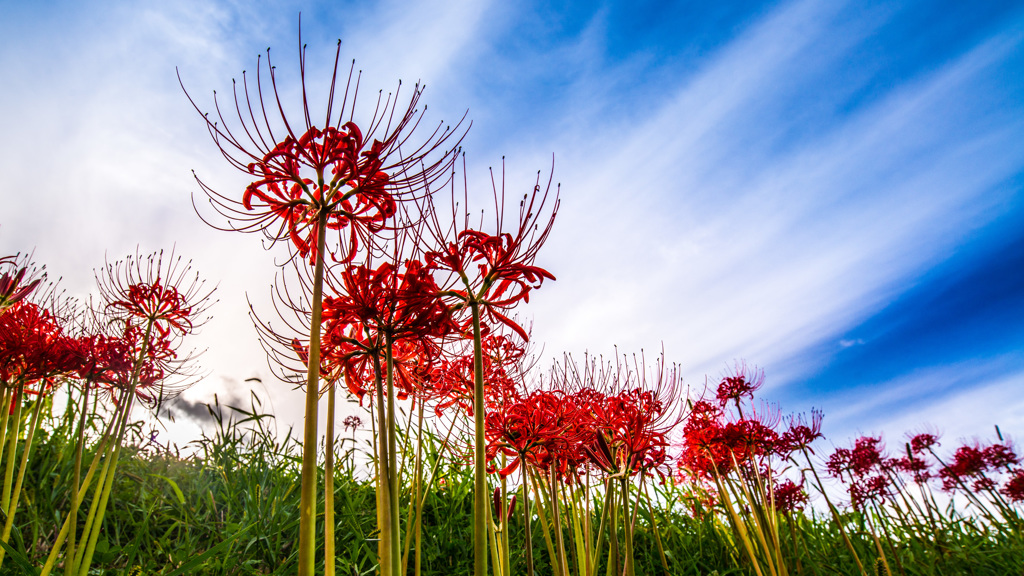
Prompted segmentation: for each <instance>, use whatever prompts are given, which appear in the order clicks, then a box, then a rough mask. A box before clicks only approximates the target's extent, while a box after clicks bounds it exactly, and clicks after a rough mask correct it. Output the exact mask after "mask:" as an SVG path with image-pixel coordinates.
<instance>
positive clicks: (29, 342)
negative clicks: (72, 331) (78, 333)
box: [0, 301, 79, 385]
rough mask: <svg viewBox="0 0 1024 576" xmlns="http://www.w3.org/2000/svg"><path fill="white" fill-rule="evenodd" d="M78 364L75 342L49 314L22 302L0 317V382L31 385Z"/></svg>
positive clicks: (71, 370)
mask: <svg viewBox="0 0 1024 576" xmlns="http://www.w3.org/2000/svg"><path fill="white" fill-rule="evenodd" d="M78 365H79V358H78V354H77V350H76V346H75V341H74V340H73V339H71V338H68V337H67V336H66V335H65V334H64V329H63V328H62V326H61V324H60V322H59V321H58V319H57V317H56V316H55V315H54V314H53V313H52V312H51V311H49V310H46V309H44V308H41V307H40V306H38V305H37V304H35V303H33V302H27V301H21V302H19V303H17V304H15V305H14V306H12V307H11V308H10V309H8V310H7V311H6V312H5V313H3V314H0V381H2V382H4V383H6V384H8V385H11V384H15V383H21V384H24V385H32V384H35V383H37V382H40V381H42V380H46V379H48V378H53V377H55V376H59V375H61V374H67V373H70V372H73V371H75V370H76V369H77V367H78Z"/></svg>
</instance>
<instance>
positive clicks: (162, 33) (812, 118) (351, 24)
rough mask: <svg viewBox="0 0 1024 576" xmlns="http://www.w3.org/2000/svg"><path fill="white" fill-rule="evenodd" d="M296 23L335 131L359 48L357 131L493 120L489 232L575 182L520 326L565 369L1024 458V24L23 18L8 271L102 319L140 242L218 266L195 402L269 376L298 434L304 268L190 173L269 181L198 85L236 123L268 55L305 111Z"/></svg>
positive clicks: (0, 154) (536, 15)
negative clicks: (579, 360) (362, 118)
mask: <svg viewBox="0 0 1024 576" xmlns="http://www.w3.org/2000/svg"><path fill="white" fill-rule="evenodd" d="M300 13H301V14H302V16H301V18H302V39H303V42H305V43H306V44H307V45H308V48H307V57H308V60H307V70H306V76H307V81H308V83H309V88H310V93H311V98H312V99H311V105H312V107H313V109H314V115H315V114H316V111H317V110H322V108H320V107H322V106H323V105H324V103H325V101H326V96H325V94H326V86H327V84H328V81H329V79H330V72H331V70H330V65H331V64H332V63H333V61H334V54H335V49H336V42H337V40H338V39H339V38H340V39H341V40H342V50H341V61H342V62H343V63H344V64H343V68H344V69H345V70H346V71H347V67H348V63H350V62H351V61H352V60H353V59H355V60H356V61H357V64H356V67H357V69H358V70H362V71H363V75H362V77H361V78H362V80H361V85H360V97H359V104H360V106H362V107H365V108H369V107H371V104H372V103H373V102H374V101H375V98H376V97H377V95H378V94H384V95H386V94H388V93H389V92H392V91H394V90H395V89H396V87H397V85H398V80H399V79H401V80H402V81H403V89H402V90H403V94H407V93H408V91H409V87H410V86H411V85H412V83H414V82H416V81H417V80H419V81H422V82H425V83H426V85H427V91H426V93H425V94H424V97H423V99H422V100H421V104H423V105H426V106H427V107H428V111H427V114H426V116H425V120H424V125H425V126H426V125H430V126H435V125H440V124H442V123H452V122H456V121H457V120H458V119H459V118H461V117H462V116H463V114H466V117H467V119H468V120H469V121H472V124H473V126H472V129H471V130H470V132H469V134H468V135H467V136H466V138H465V140H464V141H463V151H464V152H465V153H466V156H465V157H466V175H465V179H464V180H463V179H462V178H461V174H460V178H458V179H457V180H458V181H459V182H460V183H461V182H463V181H465V182H466V183H467V186H468V188H469V189H470V193H469V195H470V202H471V204H472V205H473V207H474V210H475V209H479V207H482V206H488V205H490V204H491V203H492V202H493V201H492V198H491V194H492V191H491V188H490V180H489V173H488V172H487V168H488V167H491V166H494V167H496V168H498V169H499V171H498V175H499V176H500V175H501V174H500V167H501V165H502V159H503V158H504V159H505V160H504V165H505V169H506V174H505V176H506V185H507V187H508V193H509V198H519V197H520V196H519V195H520V194H522V193H523V192H527V191H529V190H530V189H532V186H533V183H534V181H535V178H536V177H537V171H538V170H540V171H541V174H542V178H543V179H544V180H543V181H545V182H546V178H547V176H548V170H549V169H551V167H552V164H553V165H554V180H555V182H559V183H561V200H562V204H561V209H560V212H559V215H558V219H557V221H556V223H555V226H554V229H553V231H552V234H551V236H550V238H549V239H548V242H547V244H546V245H545V246H544V247H543V249H542V250H541V252H540V253H539V255H538V259H537V264H538V265H540V266H543V267H545V268H546V269H548V270H550V271H551V272H552V273H553V274H554V275H555V276H556V278H557V280H556V281H553V282H546V283H545V284H544V286H543V287H542V288H541V289H538V290H536V291H535V292H534V293H533V294H531V301H530V304H529V305H528V306H524V307H523V308H522V309H521V310H520V311H519V313H520V314H521V315H522V316H523V317H525V318H526V319H527V320H526V321H527V322H530V321H532V324H533V329H534V332H533V335H534V339H535V340H536V342H537V344H538V346H537V347H538V349H543V351H544V355H545V356H546V358H545V359H543V360H542V361H541V365H547V363H548V362H549V361H551V359H560V358H561V357H562V353H563V352H570V353H572V354H574V355H576V356H581V355H582V354H583V353H584V352H589V353H591V354H595V355H604V356H606V357H607V356H609V355H610V354H613V353H614V351H615V350H616V349H617V350H618V351H619V352H620V353H625V354H632V353H633V352H638V351H640V350H646V351H647V352H646V354H647V356H648V357H651V354H650V351H652V350H660V349H664V350H665V354H666V360H668V361H670V362H677V363H678V365H679V367H680V370H681V372H682V374H683V377H684V379H685V382H686V383H687V384H688V385H690V387H691V389H692V390H695V391H696V392H699V391H700V389H701V388H702V387H703V385H704V382H705V379H707V381H708V382H711V383H712V384H713V383H714V382H716V381H717V380H718V378H720V377H721V376H722V374H723V373H724V372H727V371H728V370H730V367H731V366H733V364H734V362H735V361H738V360H744V361H746V362H747V363H748V364H750V365H756V366H759V367H761V368H763V369H764V370H765V373H766V376H767V385H766V388H765V391H764V395H765V397H766V399H768V400H771V401H774V402H778V403H779V404H780V405H781V408H782V409H783V410H784V411H786V412H789V411H806V410H808V409H810V408H811V407H818V408H822V409H824V410H825V418H826V420H825V422H826V428H827V432H828V433H829V435H830V436H831V437H832V438H835V439H836V440H837V441H841V440H842V439H843V438H844V437H845V436H847V435H851V434H856V433H861V432H879V433H885V434H888V435H890V436H892V435H899V434H902V432H903V431H904V430H906V429H907V428H912V427H914V426H916V425H919V424H923V423H925V422H929V423H932V424H934V425H936V426H939V427H940V428H944V429H945V430H947V431H948V433H949V434H952V435H963V436H969V435H972V434H981V435H983V434H986V433H988V431H989V430H990V429H991V425H992V424H996V423H998V424H1000V425H1001V426H1002V428H1003V430H1004V431H1006V432H1007V433H1008V434H1010V435H1011V436H1012V435H1013V434H1017V436H1018V437H1024V232H1022V231H1024V5H1022V3H1021V2H981V3H977V2H975V3H965V2H956V1H941V2H936V1H925V0H921V1H906V0H902V1H867V2H854V1H846V2H844V1H824V0H793V1H771V2H755V1H739V2H717V3H715V2H697V1H685V2H671V3H666V2H654V1H638V2H625V1H617V0H609V1H605V2H600V3H594V2H583V1H560V2H541V1H531V2H516V3H508V2H487V1H479V0H466V1H464V2H460V1H458V0H449V1H446V2H440V1H438V2H416V3H410V2H400V1H397V0H396V1H384V2H375V3H365V2H355V1H341V2H337V1H331V2H309V1H297V0H287V1H283V2H279V1H275V2H264V1H260V2H247V3H237V2H228V1H220V0H212V1H210V0H182V1H181V2H177V3H173V4H153V3H138V2H129V1H126V0H113V1H108V2H87V3H84V4H83V3H78V2H69V1H66V2H55V3H17V4H14V5H12V6H5V12H4V18H3V19H0V77H2V78H3V83H4V90H2V91H0V126H3V130H4V138H3V139H2V140H0V173H3V174H4V175H5V178H6V181H5V184H4V186H3V188H2V191H0V194H2V197H0V200H2V201H3V206H4V210H3V211H2V212H0V255H2V254H13V253H15V252H19V251H21V252H26V251H32V250H35V258H36V259H37V261H38V262H39V263H40V264H46V265H47V268H48V269H49V270H51V271H52V273H53V274H54V275H60V276H63V277H64V284H63V285H64V286H66V287H67V288H68V290H69V291H70V292H72V293H75V294H78V295H85V294H88V293H89V292H90V291H91V290H92V285H93V277H92V269H93V268H96V267H99V266H101V265H102V263H103V261H104V258H107V257H117V256H120V255H122V254H126V253H128V252H134V251H135V250H136V247H138V248H139V249H140V250H142V251H149V250H156V249H160V248H168V247H170V246H176V249H177V250H178V251H179V252H180V253H183V254H186V255H187V256H191V257H193V258H194V259H195V266H196V268H197V269H198V270H200V271H201V272H203V273H205V274H206V275H207V276H208V277H209V278H210V280H211V281H214V282H217V283H219V285H220V287H219V289H218V291H219V297H220V302H219V303H218V305H217V307H216V308H215V309H214V310H213V313H214V320H213V321H212V322H211V323H210V324H208V325H207V326H206V327H205V328H204V330H203V333H202V335H200V336H199V337H198V338H197V339H196V340H195V346H197V347H199V348H208V349H209V351H208V352H207V353H206V354H205V356H204V357H203V362H204V365H205V366H206V367H207V368H208V370H209V371H210V376H209V377H208V378H207V379H205V380H204V381H203V382H202V383H200V384H199V385H197V386H196V387H195V388H193V389H192V390H190V391H189V392H188V393H187V394H186V398H190V399H191V400H194V401H202V400H205V399H209V398H212V396H213V394H214V393H217V394H219V395H220V397H221V398H222V399H223V398H225V397H227V396H231V395H234V396H237V397H246V395H247V394H248V389H247V388H246V386H247V385H246V384H244V381H245V379H246V378H251V377H259V378H262V379H263V381H264V382H265V383H267V384H266V386H267V388H266V389H265V390H264V389H263V388H261V391H262V393H264V394H267V395H269V396H270V397H271V400H272V404H273V405H274V407H275V410H277V411H278V418H279V420H280V421H281V422H282V424H289V423H294V422H297V421H298V419H299V418H301V410H300V408H297V406H299V405H300V404H301V403H300V402H295V401H294V394H296V393H295V392H294V391H292V390H290V388H289V387H288V386H286V385H284V384H280V385H279V384H274V383H273V380H272V377H271V376H270V375H269V370H268V369H267V368H266V362H265V358H264V355H263V353H262V350H261V349H260V347H259V344H258V342H257V341H256V337H255V334H254V333H253V332H252V328H251V323H250V321H249V320H248V316H247V313H248V311H249V310H248V302H250V301H251V302H252V306H253V308H254V309H255V310H256V311H257V312H261V311H262V312H264V313H266V311H268V310H271V306H272V305H271V303H270V302H269V300H268V299H267V298H266V293H267V287H268V286H270V285H271V283H272V282H273V278H274V270H275V268H274V262H275V258H277V257H278V256H279V255H278V254H276V253H267V252H265V251H263V250H262V249H261V247H260V243H259V240H258V239H257V238H255V237H252V236H245V235H240V234H229V233H225V232H219V231H217V230H214V229H212V228H210V227H208V226H206V225H205V224H204V223H203V222H202V221H201V220H200V219H199V218H198V217H197V216H196V214H195V211H194V209H193V206H192V200H193V198H194V197H196V196H195V195H196V194H201V191H199V190H198V187H197V184H196V183H195V180H194V179H193V175H192V171H193V170H194V171H195V172H196V174H198V175H199V176H200V177H201V178H202V179H203V181H204V182H208V183H209V184H210V185H211V186H213V187H214V188H216V189H217V190H218V191H222V192H224V193H226V194H230V193H231V191H232V190H235V191H240V190H242V189H243V188H244V186H245V185H246V184H247V183H248V182H247V181H246V176H245V175H244V174H241V173H238V172H236V171H233V170H232V169H231V168H230V167H229V166H227V165H226V163H224V161H223V158H221V157H220V155H219V154H218V152H217V150H216V148H215V146H214V145H213V144H212V143H211V142H210V139H209V136H208V134H207V132H206V129H205V127H204V126H203V123H202V121H201V119H200V117H199V116H198V114H196V112H195V110H194V109H193V108H192V106H191V104H190V103H189V101H188V99H187V98H186V97H185V95H184V94H183V92H182V91H181V87H180V86H179V84H178V74H179V73H180V75H181V79H182V82H183V83H184V84H185V86H186V87H187V88H188V90H189V94H190V95H191V96H192V97H193V98H194V99H195V100H196V102H197V104H198V105H199V106H200V107H201V108H203V109H204V110H210V109H211V108H212V105H213V99H212V93H213V91H214V90H217V91H218V95H219V97H220V98H221V103H222V104H230V101H229V100H227V99H226V98H227V95H228V94H229V92H230V87H231V80H232V78H236V79H240V78H241V74H242V71H243V70H246V71H247V74H248V75H249V77H250V79H251V78H252V73H253V72H254V70H255V67H256V65H257V56H258V55H260V54H265V51H266V49H267V48H268V47H271V49H272V55H273V59H274V64H275V65H276V66H277V72H278V74H279V80H280V82H281V88H282V90H281V92H282V101H283V105H284V107H285V108H286V109H287V110H296V109H298V106H299V100H298V93H299V92H298V90H297V85H296V82H295V80H296V78H297V64H298V63H297V57H296V54H297V47H298V37H297V30H298V23H299V14H300ZM360 110H362V109H360ZM361 113H367V112H365V111H362V112H361ZM358 115H359V113H357V116H358ZM357 119H358V118H357ZM459 169H460V171H461V165H460V168H459ZM499 182H500V179H499ZM616 347H617V348H616ZM346 410H351V411H353V412H354V411H358V408H357V407H354V406H350V407H348V408H346Z"/></svg>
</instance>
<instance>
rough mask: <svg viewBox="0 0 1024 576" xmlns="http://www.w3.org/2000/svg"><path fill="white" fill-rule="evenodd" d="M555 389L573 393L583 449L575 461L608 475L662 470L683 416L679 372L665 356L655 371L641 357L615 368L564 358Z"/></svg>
mask: <svg viewBox="0 0 1024 576" xmlns="http://www.w3.org/2000/svg"><path fill="white" fill-rule="evenodd" d="M551 382H552V385H554V386H556V387H562V388H566V389H570V390H573V392H572V393H571V397H572V399H573V401H574V402H575V404H576V405H577V406H578V409H579V415H578V416H577V420H578V427H579V429H580V430H581V431H582V443H581V445H580V447H579V448H578V450H577V452H576V455H575V456H574V459H575V460H578V461H579V462H580V464H583V463H586V462H589V463H590V464H593V465H594V466H597V468H599V469H601V470H602V471H603V472H604V473H606V474H608V475H613V476H614V475H619V474H622V475H626V476H631V475H637V474H646V473H648V472H651V471H657V472H658V474H659V475H663V474H664V472H665V471H667V470H662V468H663V467H664V465H665V464H666V462H667V460H668V458H667V451H666V449H667V447H668V446H669V444H670V441H669V436H670V434H671V433H672V431H673V430H674V429H675V427H676V426H677V425H678V424H679V423H680V422H681V421H682V419H683V416H684V412H683V404H682V395H681V394H680V382H681V380H680V377H679V373H678V370H677V368H676V366H674V365H666V363H665V359H664V354H662V355H661V357H660V358H659V359H658V360H657V361H656V362H655V366H654V368H653V369H652V368H651V367H650V366H648V365H646V361H645V359H644V356H643V354H641V355H639V356H634V357H633V360H632V362H630V361H629V360H628V358H627V357H625V356H623V357H618V355H616V359H615V362H605V361H603V359H597V358H593V357H589V356H588V357H585V358H584V361H583V362H582V363H577V362H576V361H575V360H573V359H572V358H571V357H570V356H566V357H565V359H564V361H563V362H562V363H561V364H560V365H559V364H556V365H555V366H554V367H553V368H552V371H551Z"/></svg>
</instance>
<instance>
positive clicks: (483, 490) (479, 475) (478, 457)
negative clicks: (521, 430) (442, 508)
mask: <svg viewBox="0 0 1024 576" xmlns="http://www.w3.org/2000/svg"><path fill="white" fill-rule="evenodd" d="M469 307H470V310H471V311H472V312H473V575H474V576H487V531H488V526H487V511H488V508H487V468H486V466H487V463H486V459H485V453H484V448H485V445H486V440H485V438H484V424H485V421H484V418H485V417H486V410H487V399H486V398H484V358H483V339H482V337H481V335H480V303H479V302H477V301H476V300H471V301H470V302H469Z"/></svg>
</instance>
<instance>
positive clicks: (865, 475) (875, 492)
mask: <svg viewBox="0 0 1024 576" xmlns="http://www.w3.org/2000/svg"><path fill="white" fill-rule="evenodd" d="M883 449H884V447H883V446H882V438H881V437H877V438H876V437H874V436H862V437H860V438H858V439H857V440H855V441H854V444H853V448H852V449H851V448H837V449H836V451H835V452H833V453H832V455H831V456H829V459H828V464H827V468H828V471H829V473H830V474H832V476H833V477H835V478H838V479H840V480H843V481H847V480H848V490H849V493H850V501H851V502H852V504H853V506H854V507H855V508H861V507H863V505H864V503H865V502H867V501H869V500H875V499H878V498H882V497H885V496H887V495H888V494H889V490H888V487H889V478H888V473H889V471H890V469H891V464H890V461H889V459H887V458H885V456H883V454H882V450H883Z"/></svg>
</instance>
